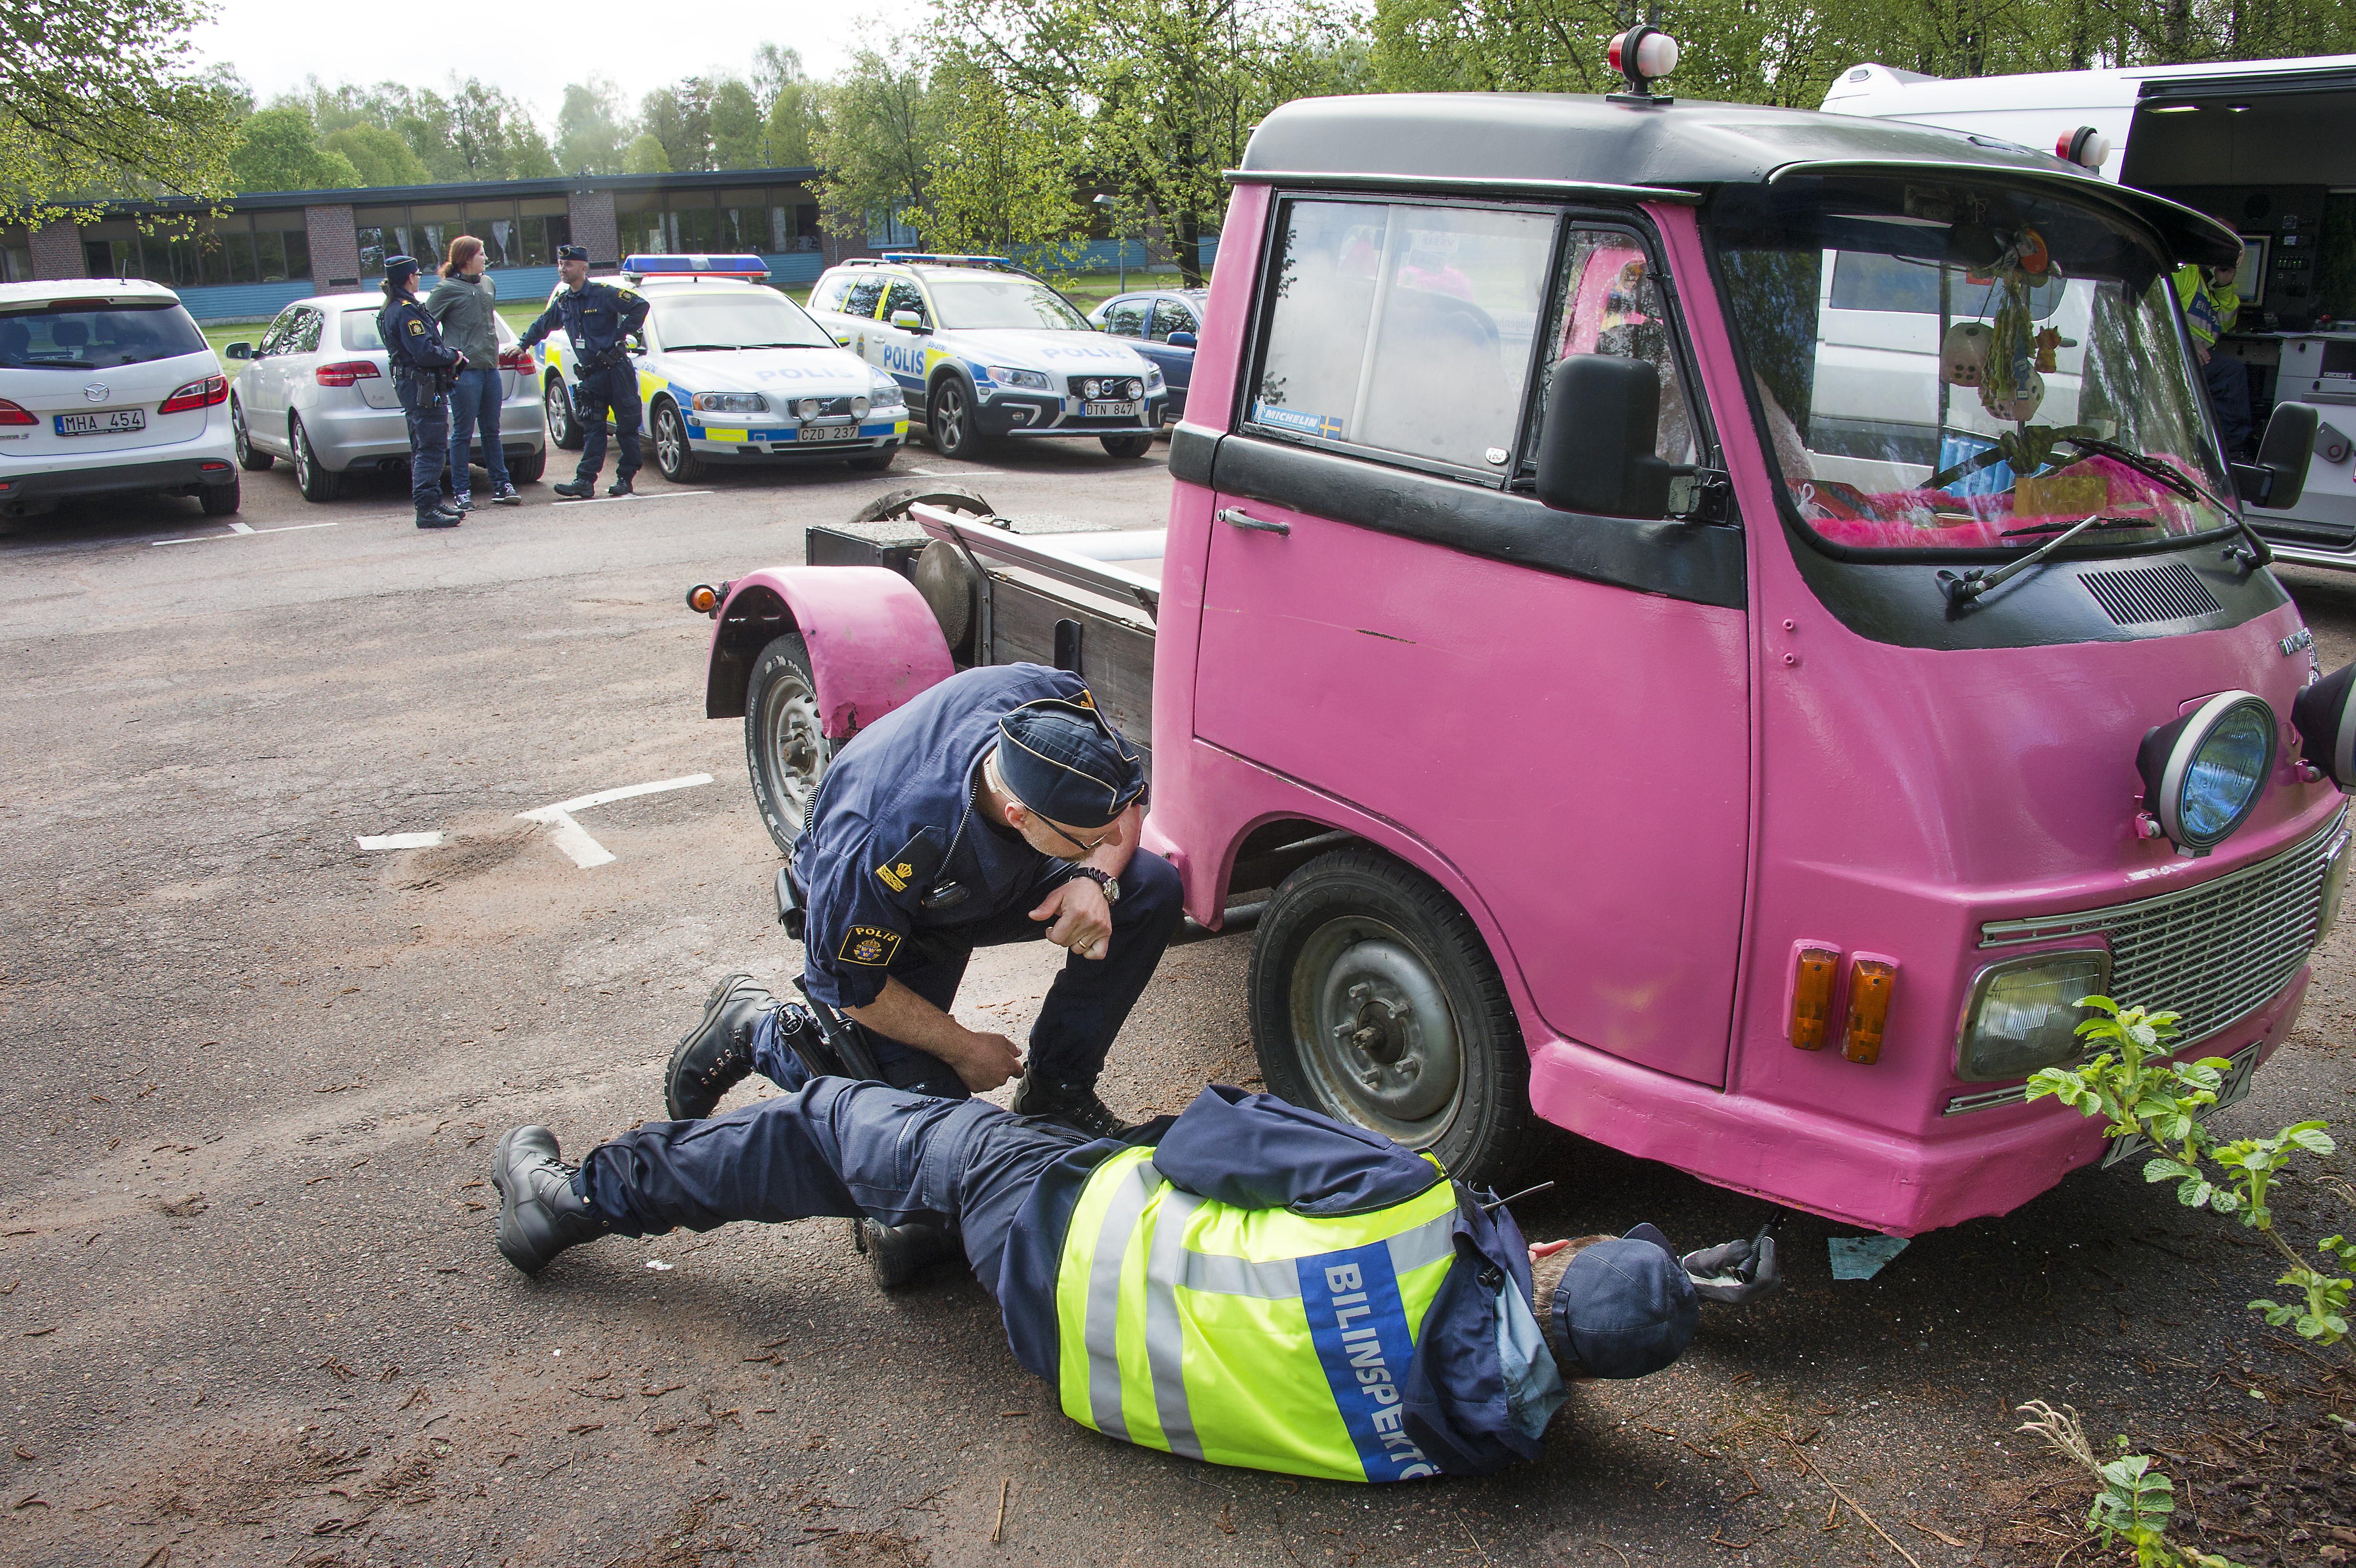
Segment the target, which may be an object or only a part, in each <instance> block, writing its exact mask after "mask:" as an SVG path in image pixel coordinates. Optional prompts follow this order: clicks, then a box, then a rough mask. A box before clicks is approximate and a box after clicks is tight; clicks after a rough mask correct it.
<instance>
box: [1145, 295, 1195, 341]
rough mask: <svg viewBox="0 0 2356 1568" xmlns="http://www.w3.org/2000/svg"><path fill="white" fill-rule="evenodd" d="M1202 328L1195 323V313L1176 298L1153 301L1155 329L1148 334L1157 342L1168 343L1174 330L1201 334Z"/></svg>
mask: <svg viewBox="0 0 2356 1568" xmlns="http://www.w3.org/2000/svg"><path fill="white" fill-rule="evenodd" d="M1202 330H1203V329H1202V328H1201V327H1199V326H1197V325H1195V324H1194V312H1193V311H1191V310H1188V309H1187V308H1186V307H1185V306H1184V305H1183V304H1179V303H1178V302H1177V301H1176V300H1156V301H1154V303H1153V329H1152V331H1151V332H1150V333H1148V334H1147V336H1150V337H1151V338H1152V339H1153V340H1154V341H1155V342H1156V343H1167V342H1169V341H1170V335H1171V334H1172V333H1173V332H1191V333H1194V334H1195V335H1196V336H1201V334H1202Z"/></svg>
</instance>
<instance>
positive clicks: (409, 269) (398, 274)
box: [384, 256, 420, 283]
mask: <svg viewBox="0 0 2356 1568" xmlns="http://www.w3.org/2000/svg"><path fill="white" fill-rule="evenodd" d="M419 271H420V269H419V266H418V262H417V258H416V257H414V256H387V257H386V258H385V259H384V281H385V282H387V283H400V282H401V281H402V279H403V278H408V277H414V276H415V275H416V274H417V272H419Z"/></svg>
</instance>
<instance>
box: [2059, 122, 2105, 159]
mask: <svg viewBox="0 0 2356 1568" xmlns="http://www.w3.org/2000/svg"><path fill="white" fill-rule="evenodd" d="M2053 155H2054V156H2055V157H2057V158H2059V159H2061V161H2062V162H2063V163H2065V164H2075V165H2078V166H2079V167H2080V168H2082V169H2100V168H2101V167H2102V166H2103V165H2104V163H2106V162H2107V161H2109V158H2110V155H2111V139H2110V138H2109V137H2108V136H2105V135H2104V134H2103V133H2101V132H2100V131H2097V130H2095V129H2094V127H2093V126H2092V125H2081V126H2079V127H2078V128H2077V129H2076V130H2074V131H2064V132H2062V133H2061V135H2060V136H2059V137H2058V138H2056V140H2055V141H2054V143H2053Z"/></svg>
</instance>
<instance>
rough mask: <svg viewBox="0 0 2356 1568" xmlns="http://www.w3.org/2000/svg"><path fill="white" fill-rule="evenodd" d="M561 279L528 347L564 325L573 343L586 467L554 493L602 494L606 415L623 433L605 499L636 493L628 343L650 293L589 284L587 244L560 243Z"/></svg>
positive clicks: (634, 373)
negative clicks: (560, 289)
mask: <svg viewBox="0 0 2356 1568" xmlns="http://www.w3.org/2000/svg"><path fill="white" fill-rule="evenodd" d="M556 272H557V275H558V276H559V277H561V278H562V279H563V280H564V291H563V293H560V294H558V295H557V296H556V298H555V299H554V300H553V301H552V302H550V304H549V307H548V308H547V309H546V310H544V311H541V313H540V319H538V320H537V321H535V322H533V323H532V324H531V325H530V326H529V327H527V328H525V329H524V335H523V347H526V348H530V347H533V346H534V345H536V344H538V343H539V342H540V340H541V338H543V337H546V336H548V335H549V334H550V333H552V332H553V331H555V330H556V329H557V328H558V327H559V326H562V327H563V328H564V335H565V336H567V337H570V338H571V339H573V353H574V355H575V356H577V357H578V364H577V366H576V369H577V370H578V373H579V377H580V383H579V385H578V387H577V388H576V389H574V392H573V417H574V418H575V419H576V420H578V421H580V422H581V438H582V439H581V466H580V467H579V468H578V469H577V470H575V472H574V474H573V483H572V484H570V485H550V486H549V488H550V489H552V490H553V491H555V492H556V493H557V494H558V495H560V496H564V497H565V498H566V499H568V500H573V501H585V500H587V499H588V498H589V497H590V496H593V495H594V494H596V491H597V470H599V469H600V468H603V467H604V466H605V415H606V412H607V411H609V410H610V411H612V413H613V416H614V427H615V429H616V430H617V431H619V432H621V436H622V461H621V464H620V465H619V466H618V467H616V469H615V470H614V483H613V485H612V486H611V487H609V488H608V489H607V490H606V492H605V494H607V495H608V496H627V495H629V494H631V493H632V492H631V490H630V475H633V474H636V473H637V471H638V368H637V366H635V365H633V364H631V363H630V351H629V340H630V338H631V336H633V335H635V334H636V333H637V330H638V329H639V328H640V327H642V326H644V325H646V324H647V300H646V296H645V295H643V294H640V293H633V292H632V291H631V290H628V289H624V288H616V287H615V286H614V285H613V284H612V283H591V282H590V281H589V247H587V246H586V245H559V246H558V247H557V248H556Z"/></svg>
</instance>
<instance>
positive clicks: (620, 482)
mask: <svg viewBox="0 0 2356 1568" xmlns="http://www.w3.org/2000/svg"><path fill="white" fill-rule="evenodd" d="M605 494H607V495H608V496H635V495H637V491H636V490H633V489H631V488H630V476H629V475H626V474H616V475H614V482H613V483H612V484H611V485H606V486H605Z"/></svg>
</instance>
